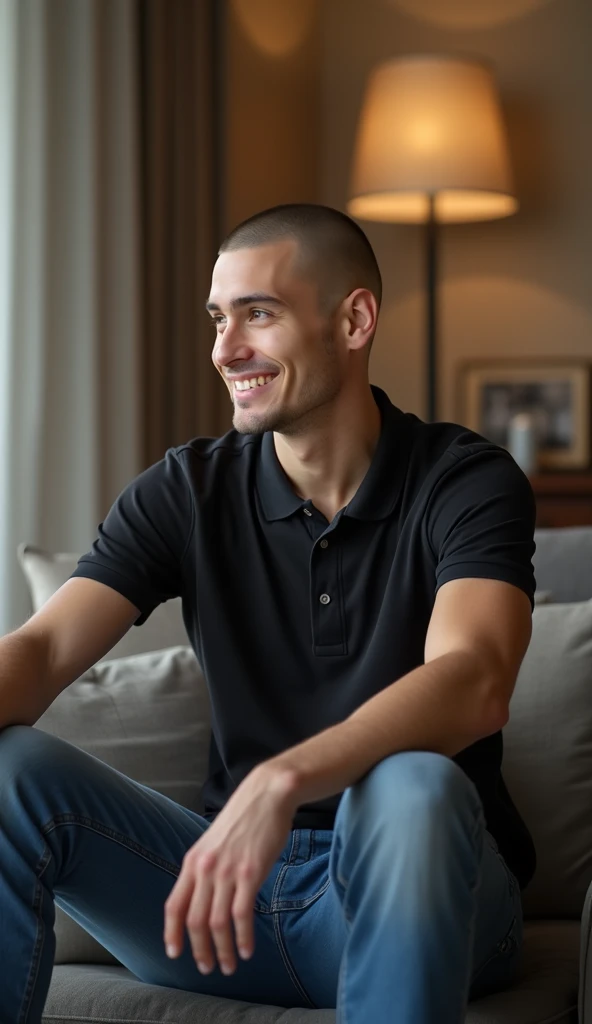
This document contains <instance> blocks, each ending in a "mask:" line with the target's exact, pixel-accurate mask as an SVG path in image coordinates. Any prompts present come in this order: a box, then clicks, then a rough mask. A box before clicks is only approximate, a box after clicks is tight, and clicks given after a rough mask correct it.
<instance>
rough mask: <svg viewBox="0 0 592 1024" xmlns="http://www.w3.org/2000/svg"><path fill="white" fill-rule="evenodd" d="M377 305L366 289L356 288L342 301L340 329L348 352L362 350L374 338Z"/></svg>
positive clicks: (374, 298)
mask: <svg viewBox="0 0 592 1024" xmlns="http://www.w3.org/2000/svg"><path fill="white" fill-rule="evenodd" d="M377 320H378V303H377V301H376V297H375V296H374V295H373V294H372V292H371V291H370V290H369V289H368V288H356V289H355V290H354V291H353V292H350V294H349V295H348V296H347V298H346V299H344V302H343V311H342V319H341V323H342V328H343V331H344V334H345V337H346V341H347V346H348V348H349V349H350V350H352V351H355V350H356V349H361V348H364V346H365V345H366V344H367V343H368V341H370V340H371V339H372V338H373V337H374V333H375V331H376V323H377Z"/></svg>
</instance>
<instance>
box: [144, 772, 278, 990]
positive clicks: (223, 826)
mask: <svg viewBox="0 0 592 1024" xmlns="http://www.w3.org/2000/svg"><path fill="white" fill-rule="evenodd" d="M297 807H298V801H297V797H296V795H295V787H294V778H293V774H292V773H291V772H289V771H287V770H285V769H283V768H280V767H276V766H275V765H274V764H273V762H264V763H262V764H260V765H258V766H257V767H256V768H254V769H253V770H252V771H251V772H250V773H249V775H247V777H246V778H245V779H243V781H242V782H241V783H240V785H239V786H238V788H237V789H236V790H235V792H234V793H233V794H232V796H231V797H230V799H229V800H228V802H227V803H226V804H225V806H224V807H223V809H222V810H221V811H220V813H219V814H218V815H217V816H216V818H215V819H214V821H213V822H212V824H211V825H210V827H209V828H208V829H207V830H206V832H204V834H203V835H202V836H201V837H200V838H199V839H198V841H197V842H196V843H194V845H193V846H192V847H191V848H190V849H189V850H188V851H187V853H186V854H185V856H184V858H183V864H182V867H181V872H180V874H179V877H178V879H177V881H176V883H175V885H174V887H173V889H172V891H171V893H170V895H169V897H168V899H167V901H166V903H165V905H164V907H165V925H164V941H165V945H166V946H167V953H168V947H169V946H172V947H174V950H173V951H171V953H168V955H170V956H173V957H175V956H177V955H178V954H179V953H181V952H182V950H183V945H184V933H183V927H184V925H185V924H186V925H187V931H188V933H189V938H190V942H191V948H192V951H193V956H194V959H195V962H196V963H197V966H198V968H199V970H200V971H201V972H202V974H209V973H210V971H212V970H213V968H214V965H215V958H214V954H213V950H212V942H211V940H212V939H213V940H214V946H215V949H216V953H217V955H218V960H219V963H220V969H221V971H222V972H223V973H224V974H233V973H234V971H235V969H236V957H235V950H234V943H233V937H232V928H231V919H232V920H233V921H234V928H235V932H236V946H237V949H238V952H239V955H240V957H241V959H244V960H248V959H249V957H250V956H252V954H253V951H254V946H255V941H254V927H253V919H254V904H255V899H256V896H257V893H258V891H259V888H260V886H261V884H262V883H263V882H264V881H265V879H266V878H267V876H268V874H269V872H270V871H271V869H272V867H273V865H274V864H275V862H276V860H277V858H278V857H279V855H280V853H281V852H282V850H283V848H284V846H285V845H286V843H287V841H288V836H289V834H290V829H291V827H292V820H293V817H294V813H295V811H296V808H297Z"/></svg>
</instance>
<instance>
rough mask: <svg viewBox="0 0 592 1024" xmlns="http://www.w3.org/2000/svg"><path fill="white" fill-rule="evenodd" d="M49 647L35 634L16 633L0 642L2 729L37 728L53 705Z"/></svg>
mask: <svg viewBox="0 0 592 1024" xmlns="http://www.w3.org/2000/svg"><path fill="white" fill-rule="evenodd" d="M48 668H49V657H48V649H47V645H46V644H45V643H44V641H43V639H42V638H41V637H39V636H36V635H33V634H32V633H28V634H27V633H24V632H23V631H20V630H16V631H15V632H14V633H8V634H7V635H6V636H3V637H1V638H0V729H4V728H5V727H6V726H7V725H34V724H35V722H36V721H37V719H38V718H41V715H42V714H43V712H44V711H46V710H47V708H48V707H49V705H50V704H51V697H50V696H49V694H48V690H47V686H46V685H45V679H46V677H47V673H48Z"/></svg>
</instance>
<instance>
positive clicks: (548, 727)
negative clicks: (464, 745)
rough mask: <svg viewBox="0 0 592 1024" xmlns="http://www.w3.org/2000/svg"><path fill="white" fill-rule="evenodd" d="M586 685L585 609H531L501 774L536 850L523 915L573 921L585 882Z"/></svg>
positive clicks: (589, 737)
mask: <svg viewBox="0 0 592 1024" xmlns="http://www.w3.org/2000/svg"><path fill="white" fill-rule="evenodd" d="M591 682H592V601H584V602H581V603H569V604H549V605H541V606H540V607H537V608H535V609H534V612H533V633H532V640H531V643H530V646H529V649H528V651H527V653H526V657H525V658H524V661H523V663H522V667H521V669H520V673H519V675H518V680H517V683H516V688H515V691H514V694H513V697H512V700H511V703H510V720H509V722H508V724H507V725H506V727H505V729H504V731H503V732H504V761H503V769H502V770H503V775H504V778H505V781H506V783H507V785H508V789H509V791H510V793H511V795H512V798H513V799H514V801H515V803H516V806H517V807H518V809H519V811H520V813H521V814H522V816H523V818H524V820H525V822H526V824H527V825H528V827H529V829H530V831H531V833H532V836H533V839H534V842H535V846H536V849H537V861H538V863H537V870H536V873H535V876H534V878H533V880H532V882H531V883H530V885H529V886H528V888H527V889H526V890H525V892H524V897H523V901H524V909H525V913H526V914H527V915H534V916H536V917H566V918H574V919H579V917H580V914H581V911H582V907H583V903H584V897H585V895H586V890H587V888H588V885H589V884H590V881H591V880H592V700H591Z"/></svg>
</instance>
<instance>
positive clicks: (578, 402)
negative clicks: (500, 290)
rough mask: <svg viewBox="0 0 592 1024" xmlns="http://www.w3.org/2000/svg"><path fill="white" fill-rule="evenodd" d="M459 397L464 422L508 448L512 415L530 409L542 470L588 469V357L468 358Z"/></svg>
mask: <svg viewBox="0 0 592 1024" xmlns="http://www.w3.org/2000/svg"><path fill="white" fill-rule="evenodd" d="M457 400H458V401H457V404H458V410H457V411H458V418H459V422H460V423H461V424H463V425H464V426H467V427H469V429H471V430H475V431H476V432H477V433H478V434H481V435H482V436H483V437H485V438H487V440H489V441H493V442H494V443H495V444H499V445H500V446H501V447H504V448H506V447H508V429H509V423H510V420H511V419H512V417H513V416H514V415H515V414H516V413H519V412H528V413H531V414H532V416H533V419H534V422H535V428H536V433H537V455H538V468H539V469H541V470H583V469H587V468H589V466H590V448H591V446H590V425H591V419H590V364H588V363H586V362H584V361H583V360H577V361H576V360H526V359H521V360H518V359H516V360H501V359H500V360H478V361H476V360H475V361H472V362H468V363H464V364H462V365H461V368H460V375H459V387H458V393H457Z"/></svg>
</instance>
